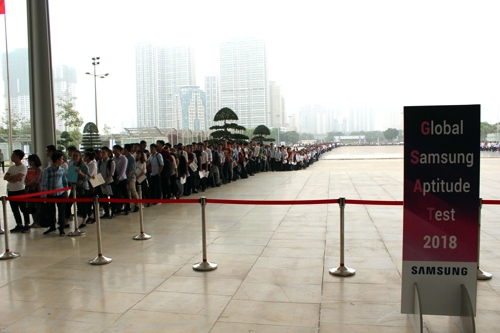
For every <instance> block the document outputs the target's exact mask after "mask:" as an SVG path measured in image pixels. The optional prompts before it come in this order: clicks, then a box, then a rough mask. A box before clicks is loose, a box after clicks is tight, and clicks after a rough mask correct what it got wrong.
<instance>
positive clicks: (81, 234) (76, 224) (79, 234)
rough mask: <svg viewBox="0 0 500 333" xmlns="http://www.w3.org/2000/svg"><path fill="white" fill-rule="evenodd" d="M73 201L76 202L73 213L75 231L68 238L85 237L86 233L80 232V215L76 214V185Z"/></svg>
mask: <svg viewBox="0 0 500 333" xmlns="http://www.w3.org/2000/svg"><path fill="white" fill-rule="evenodd" d="M73 199H75V202H73V211H74V213H75V217H74V219H73V222H74V223H75V230H74V231H72V232H70V233H68V236H69V237H77V236H85V231H81V230H78V214H77V213H76V185H73Z"/></svg>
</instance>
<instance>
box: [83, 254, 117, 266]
mask: <svg viewBox="0 0 500 333" xmlns="http://www.w3.org/2000/svg"><path fill="white" fill-rule="evenodd" d="M112 261H113V259H111V258H108V257H106V256H103V255H100V256H97V257H95V258H94V259H92V260H89V264H91V265H106V264H110V263H111V262H112Z"/></svg>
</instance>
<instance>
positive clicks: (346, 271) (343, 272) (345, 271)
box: [330, 198, 356, 277]
mask: <svg viewBox="0 0 500 333" xmlns="http://www.w3.org/2000/svg"><path fill="white" fill-rule="evenodd" d="M339 207H340V266H338V267H337V268H332V269H330V274H332V275H335V276H342V277H345V276H352V275H354V274H356V270H355V269H353V268H349V267H346V266H345V265H344V209H345V198H339Z"/></svg>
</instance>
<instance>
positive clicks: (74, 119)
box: [56, 91, 83, 131]
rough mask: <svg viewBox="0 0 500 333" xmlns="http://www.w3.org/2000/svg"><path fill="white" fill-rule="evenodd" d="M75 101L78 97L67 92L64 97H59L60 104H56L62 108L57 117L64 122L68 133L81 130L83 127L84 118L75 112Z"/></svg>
mask: <svg viewBox="0 0 500 333" xmlns="http://www.w3.org/2000/svg"><path fill="white" fill-rule="evenodd" d="M75 99H76V97H73V96H71V95H70V93H69V91H66V92H64V93H63V95H62V96H59V102H58V103H57V104H56V105H57V106H58V107H59V108H60V110H59V111H58V112H57V113H56V116H57V117H59V118H60V119H61V120H62V121H63V124H64V129H65V130H66V131H68V129H71V130H75V129H79V128H80V127H81V126H82V125H83V118H82V117H80V113H79V112H78V111H76V110H75V103H74V102H75Z"/></svg>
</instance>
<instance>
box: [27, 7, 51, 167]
mask: <svg viewBox="0 0 500 333" xmlns="http://www.w3.org/2000/svg"><path fill="white" fill-rule="evenodd" d="M26 10H27V14H28V57H29V71H30V105H31V142H32V149H31V150H32V152H33V153H36V154H38V156H40V159H41V160H42V163H43V165H44V166H46V165H47V158H46V156H45V147H46V146H47V145H51V144H54V145H55V144H56V131H55V129H56V124H55V109H54V94H53V86H52V54H51V46H50V25H49V3H48V0H26Z"/></svg>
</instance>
